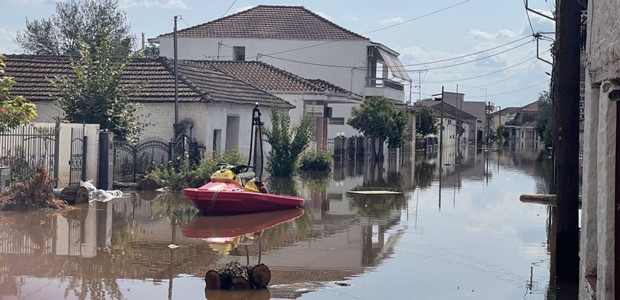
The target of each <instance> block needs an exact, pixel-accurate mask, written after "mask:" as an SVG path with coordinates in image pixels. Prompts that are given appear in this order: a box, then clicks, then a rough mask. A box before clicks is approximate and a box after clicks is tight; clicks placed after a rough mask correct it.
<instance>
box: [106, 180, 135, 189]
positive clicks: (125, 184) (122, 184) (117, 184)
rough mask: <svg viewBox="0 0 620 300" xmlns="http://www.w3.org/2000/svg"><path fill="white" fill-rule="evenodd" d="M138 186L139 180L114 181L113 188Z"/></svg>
mask: <svg viewBox="0 0 620 300" xmlns="http://www.w3.org/2000/svg"><path fill="white" fill-rule="evenodd" d="M137 187H138V183H137V182H121V181H114V182H112V188H114V189H135V188H137Z"/></svg>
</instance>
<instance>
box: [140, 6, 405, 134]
mask: <svg viewBox="0 0 620 300" xmlns="http://www.w3.org/2000/svg"><path fill="white" fill-rule="evenodd" d="M174 36H175V35H174V34H173V33H165V34H162V35H159V36H158V37H156V38H153V39H150V41H151V42H154V43H158V44H159V45H160V47H159V49H160V53H161V55H162V56H166V57H173V56H174ZM176 37H177V57H178V58H179V59H187V60H205V59H207V60H258V61H261V62H265V63H268V64H271V65H273V66H276V67H278V68H280V69H283V70H286V71H288V72H290V73H293V74H296V75H298V76H301V77H303V78H307V79H321V80H324V81H327V82H329V83H331V84H334V85H336V86H339V87H342V88H344V89H347V90H349V91H351V92H352V93H353V94H357V95H361V96H363V97H370V96H384V97H387V98H390V99H393V100H396V101H400V102H403V101H404V100H405V92H404V91H405V84H410V83H411V79H410V77H409V75H408V74H407V72H406V70H405V68H404V66H403V65H402V63H401V62H400V60H399V59H398V55H399V54H398V52H396V51H394V50H392V49H390V48H388V47H386V46H385V45H382V44H380V43H376V42H373V41H371V40H370V39H369V38H367V37H364V36H362V35H360V34H357V33H354V32H352V31H350V30H347V29H345V28H343V27H341V26H339V25H337V24H335V23H333V22H331V21H329V20H327V19H326V18H324V17H321V16H319V15H318V14H316V13H314V12H312V11H310V10H308V9H306V8H305V7H303V6H271V5H259V6H256V7H254V8H251V9H248V10H245V11H242V12H239V13H236V14H232V15H229V16H226V17H223V18H220V19H216V20H213V21H210V22H207V23H204V24H199V25H196V26H192V27H189V28H185V29H182V30H179V31H177V33H176ZM309 100H310V99H309ZM293 102H295V101H293ZM317 103H321V104H323V105H325V106H329V107H331V108H332V109H331V110H330V111H331V116H330V117H331V120H333V122H330V123H332V124H330V125H329V126H332V125H338V126H342V129H339V130H329V131H328V135H329V138H333V137H335V136H336V135H337V134H342V133H343V132H344V135H346V136H351V135H356V134H358V132H357V130H355V129H353V128H351V127H350V126H348V125H346V122H347V120H348V119H349V118H350V116H351V110H352V108H353V107H356V106H357V105H359V104H358V103H330V102H317ZM336 123H337V124H336Z"/></svg>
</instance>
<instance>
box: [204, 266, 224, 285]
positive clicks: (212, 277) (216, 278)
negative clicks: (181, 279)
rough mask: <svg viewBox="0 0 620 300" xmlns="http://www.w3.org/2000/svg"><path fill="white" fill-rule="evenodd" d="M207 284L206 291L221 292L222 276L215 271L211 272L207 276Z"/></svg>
mask: <svg viewBox="0 0 620 300" xmlns="http://www.w3.org/2000/svg"><path fill="white" fill-rule="evenodd" d="M205 283H206V284H207V287H206V289H208V290H219V289H220V288H221V285H220V274H219V273H218V272H217V271H215V270H209V271H208V272H207V274H205Z"/></svg>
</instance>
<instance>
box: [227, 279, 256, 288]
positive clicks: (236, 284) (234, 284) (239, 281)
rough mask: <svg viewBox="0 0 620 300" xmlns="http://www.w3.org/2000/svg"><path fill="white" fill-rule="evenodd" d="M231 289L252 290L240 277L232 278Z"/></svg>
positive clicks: (249, 284)
mask: <svg viewBox="0 0 620 300" xmlns="http://www.w3.org/2000/svg"><path fill="white" fill-rule="evenodd" d="M231 289H232V290H249V289H252V284H251V283H250V282H249V281H247V280H246V279H245V278H243V277H241V276H233V278H232V287H231Z"/></svg>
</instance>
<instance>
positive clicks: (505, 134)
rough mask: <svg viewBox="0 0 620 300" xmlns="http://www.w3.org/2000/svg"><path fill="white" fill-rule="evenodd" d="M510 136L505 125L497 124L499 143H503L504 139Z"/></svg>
mask: <svg viewBox="0 0 620 300" xmlns="http://www.w3.org/2000/svg"><path fill="white" fill-rule="evenodd" d="M509 137H510V132H509V131H508V129H506V126H504V125H499V126H498V127H497V138H498V139H499V145H500V146H502V145H504V141H506V140H508V138H509Z"/></svg>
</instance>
